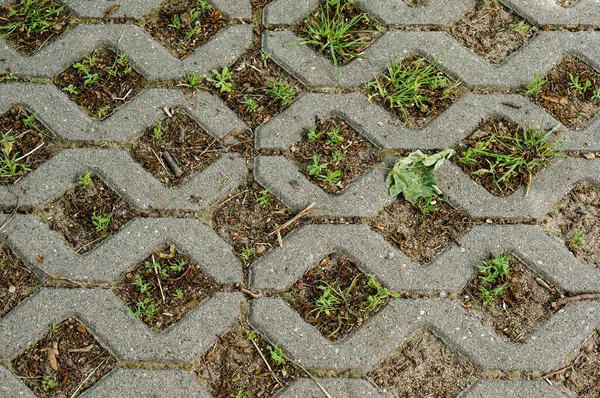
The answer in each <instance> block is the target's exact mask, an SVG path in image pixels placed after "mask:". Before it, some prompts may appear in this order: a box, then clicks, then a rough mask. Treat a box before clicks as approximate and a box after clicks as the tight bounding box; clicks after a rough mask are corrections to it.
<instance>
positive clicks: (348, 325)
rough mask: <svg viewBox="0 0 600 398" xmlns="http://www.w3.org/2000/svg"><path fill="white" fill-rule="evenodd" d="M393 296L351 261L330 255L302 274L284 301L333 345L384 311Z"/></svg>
mask: <svg viewBox="0 0 600 398" xmlns="http://www.w3.org/2000/svg"><path fill="white" fill-rule="evenodd" d="M393 295H395V293H391V292H389V291H388V290H387V289H386V288H385V287H383V285H382V284H381V283H380V282H378V281H377V279H375V277H374V276H372V275H365V274H364V273H363V272H362V271H361V270H360V269H359V268H358V266H357V265H356V264H355V263H353V262H352V261H351V260H349V259H348V258H346V257H344V256H342V255H340V254H338V253H332V254H330V255H329V256H327V257H325V258H323V259H322V260H321V261H320V262H319V263H318V264H316V265H315V266H313V267H311V268H310V269H309V270H308V271H306V273H305V274H304V275H303V276H302V278H301V279H300V280H299V281H298V282H297V283H296V284H295V285H294V286H293V287H292V288H291V289H290V290H289V291H288V292H287V293H285V295H284V299H285V300H286V301H287V302H288V303H289V304H290V305H291V307H292V308H293V309H295V310H296V311H297V312H298V313H299V314H300V316H302V318H303V319H304V320H305V321H306V322H308V323H309V324H311V325H313V326H314V327H316V328H317V330H319V332H321V334H322V335H323V336H324V337H326V338H328V339H329V340H331V341H337V340H340V339H342V338H343V337H345V336H347V335H348V334H350V333H351V332H352V331H354V330H356V329H358V328H359V327H360V326H361V325H362V324H363V322H364V321H365V320H366V319H367V318H369V317H370V316H372V315H374V314H376V313H377V312H378V311H379V310H381V309H382V308H383V307H385V306H386V305H387V303H388V300H389V299H390V297H392V296H393Z"/></svg>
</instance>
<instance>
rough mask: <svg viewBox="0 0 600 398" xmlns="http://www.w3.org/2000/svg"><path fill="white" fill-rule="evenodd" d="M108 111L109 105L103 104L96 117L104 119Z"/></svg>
mask: <svg viewBox="0 0 600 398" xmlns="http://www.w3.org/2000/svg"><path fill="white" fill-rule="evenodd" d="M107 112H108V106H103V107H102V108H100V109H98V112H97V113H96V117H97V118H98V119H102V118H103V117H104V116H106V113H107Z"/></svg>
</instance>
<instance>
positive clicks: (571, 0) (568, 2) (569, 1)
mask: <svg viewBox="0 0 600 398" xmlns="http://www.w3.org/2000/svg"><path fill="white" fill-rule="evenodd" d="M578 1H579V0H556V4H558V5H559V6H561V7H565V8H568V7H572V6H573V5H574V4H575V3H577V2H578Z"/></svg>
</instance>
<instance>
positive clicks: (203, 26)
mask: <svg viewBox="0 0 600 398" xmlns="http://www.w3.org/2000/svg"><path fill="white" fill-rule="evenodd" d="M173 17H175V18H176V19H178V20H179V21H180V25H179V27H174V26H169V25H173V24H174V21H173ZM227 23H228V20H227V19H226V18H224V17H223V14H221V11H219V10H217V9H216V8H213V7H212V6H211V7H210V8H208V9H202V7H201V6H199V4H198V1H197V0H169V1H167V2H166V3H164V4H163V5H162V6H161V7H160V8H159V9H158V11H157V12H155V13H153V15H151V16H150V18H149V19H148V20H146V21H145V22H144V23H143V25H142V26H143V28H144V29H146V31H147V32H148V33H149V34H150V35H152V37H154V38H155V39H156V40H157V41H158V42H159V43H161V44H163V45H164V46H165V47H166V48H167V49H168V50H169V51H171V53H172V54H173V55H174V56H176V57H179V58H181V59H183V58H185V57H186V56H187V55H188V54H190V53H191V52H193V51H194V50H195V49H196V48H198V47H200V46H201V45H202V44H204V43H206V42H207V41H209V40H210V39H212V38H213V37H214V36H215V35H216V34H217V33H218V32H219V31H220V30H221V29H223V27H225V25H226V24H227Z"/></svg>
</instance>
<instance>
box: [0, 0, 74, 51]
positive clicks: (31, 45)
mask: <svg viewBox="0 0 600 398" xmlns="http://www.w3.org/2000/svg"><path fill="white" fill-rule="evenodd" d="M70 19H71V13H70V12H69V9H68V8H67V6H66V5H64V4H61V3H59V2H56V1H52V0H28V1H16V2H14V4H7V5H3V6H1V7H0V21H2V24H1V25H0V35H1V36H2V37H3V38H5V39H6V40H7V42H8V43H9V44H10V45H11V46H13V47H14V48H15V49H16V50H17V51H19V52H20V53H21V54H24V55H31V54H33V53H35V52H37V51H38V50H39V49H40V48H42V47H43V46H45V45H46V44H48V43H50V42H51V41H52V40H54V39H56V38H57V37H58V36H60V35H61V34H62V33H63V32H64V31H65V30H66V29H67V28H68V27H69V23H70Z"/></svg>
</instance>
